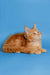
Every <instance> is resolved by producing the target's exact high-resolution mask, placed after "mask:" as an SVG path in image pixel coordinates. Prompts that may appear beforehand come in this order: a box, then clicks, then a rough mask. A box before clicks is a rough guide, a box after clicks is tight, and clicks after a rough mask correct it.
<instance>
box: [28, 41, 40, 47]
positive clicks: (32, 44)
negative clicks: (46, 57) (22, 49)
mask: <svg viewBox="0 0 50 75" xmlns="http://www.w3.org/2000/svg"><path fill="white" fill-rule="evenodd" d="M28 46H29V47H34V46H35V47H36V46H40V42H39V41H34V42H30V43H29V44H28Z"/></svg>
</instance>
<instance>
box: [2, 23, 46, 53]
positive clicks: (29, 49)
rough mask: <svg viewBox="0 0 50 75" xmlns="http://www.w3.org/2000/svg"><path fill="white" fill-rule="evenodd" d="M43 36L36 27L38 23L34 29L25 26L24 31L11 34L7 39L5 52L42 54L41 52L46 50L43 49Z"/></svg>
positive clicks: (4, 47)
mask: <svg viewBox="0 0 50 75" xmlns="http://www.w3.org/2000/svg"><path fill="white" fill-rule="evenodd" d="M41 37H42V34H41V33H40V32H39V31H38V30H37V29H36V24H34V27H33V28H32V29H29V28H28V27H26V26H25V32H24V33H21V34H20V33H18V34H14V35H11V36H10V37H9V38H8V39H7V40H6V41H5V43H4V46H3V52H8V53H13V52H14V53H21V52H23V53H27V54H31V53H35V54H41V52H46V50H45V49H42V44H41Z"/></svg>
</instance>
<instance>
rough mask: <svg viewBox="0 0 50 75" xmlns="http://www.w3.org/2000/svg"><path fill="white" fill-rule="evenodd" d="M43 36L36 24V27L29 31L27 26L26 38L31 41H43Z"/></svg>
mask: <svg viewBox="0 0 50 75" xmlns="http://www.w3.org/2000/svg"><path fill="white" fill-rule="evenodd" d="M41 37H42V34H41V33H40V32H39V31H38V30H37V28H36V23H34V27H33V28H32V29H29V28H28V27H26V26H25V38H27V39H28V40H29V41H35V40H41Z"/></svg>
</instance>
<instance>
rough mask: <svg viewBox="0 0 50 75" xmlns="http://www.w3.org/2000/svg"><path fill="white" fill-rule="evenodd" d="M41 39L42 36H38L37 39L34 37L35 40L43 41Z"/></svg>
mask: <svg viewBox="0 0 50 75" xmlns="http://www.w3.org/2000/svg"><path fill="white" fill-rule="evenodd" d="M41 37H42V36H36V37H34V40H41Z"/></svg>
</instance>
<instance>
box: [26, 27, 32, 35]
mask: <svg viewBox="0 0 50 75" xmlns="http://www.w3.org/2000/svg"><path fill="white" fill-rule="evenodd" d="M25 32H26V34H28V35H29V34H30V33H31V31H30V29H29V28H28V27H27V26H25Z"/></svg>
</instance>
